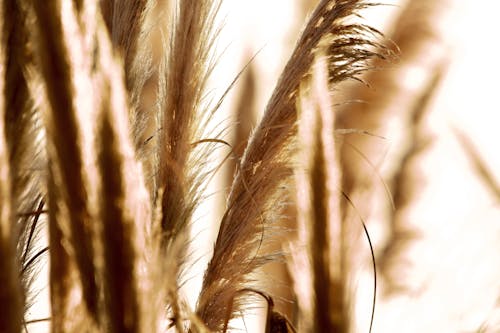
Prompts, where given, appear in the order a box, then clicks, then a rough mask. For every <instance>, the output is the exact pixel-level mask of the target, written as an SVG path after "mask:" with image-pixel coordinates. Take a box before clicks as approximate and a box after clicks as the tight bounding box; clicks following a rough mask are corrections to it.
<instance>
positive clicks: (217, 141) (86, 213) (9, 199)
mask: <svg viewBox="0 0 500 333" xmlns="http://www.w3.org/2000/svg"><path fill="white" fill-rule="evenodd" d="M411 3H414V2H413V1H412V2H411ZM300 4H301V5H302V7H303V11H307V10H308V9H307V8H312V4H311V1H301V2H300ZM221 5H222V1H220V0H203V1H195V0H171V1H165V2H163V3H161V4H160V3H158V4H157V3H155V2H154V1H152V0H123V1H120V0H101V1H97V0H78V1H77V0H74V1H70V0H53V1H48V2H43V1H36V0H26V1H13V0H5V1H4V2H3V4H2V7H1V9H0V10H1V12H0V23H1V24H2V26H1V30H0V33H1V36H0V42H1V44H0V51H1V53H0V63H1V67H0V92H1V94H0V195H1V197H0V258H2V260H0V285H1V286H2V288H1V289H0V332H9V333H10V332H21V331H23V330H24V331H26V332H28V331H29V328H28V326H29V323H30V322H35V321H37V320H34V321H33V320H31V321H30V320H28V312H29V311H28V310H29V309H30V305H31V304H32V303H33V300H32V297H33V296H32V295H33V293H34V281H35V280H36V279H37V278H38V277H37V272H38V269H39V267H40V266H39V263H40V262H41V261H40V259H41V258H42V257H44V256H46V257H47V258H48V261H49V262H50V272H49V286H50V307H51V315H50V318H48V320H50V324H51V331H52V332H58V333H59V332H60V333H66V332H68V333H70V332H131V333H132V332H167V331H176V332H223V333H226V332H227V331H229V330H230V329H232V327H231V323H232V322H233V319H234V318H236V317H238V316H240V314H245V313H247V311H248V309H251V308H252V295H253V296H255V295H257V296H258V297H261V298H263V299H264V301H265V302H266V304H267V306H268V307H267V310H268V311H267V312H266V313H265V315H264V317H265V318H263V321H264V322H265V331H266V332H284V331H286V332H293V331H296V329H295V328H294V326H296V327H297V331H299V332H349V331H353V330H354V329H355V327H356V325H353V322H355V320H356V318H355V317H354V315H353V314H352V312H353V311H352V306H353V302H354V301H353V300H354V299H355V292H354V291H353V287H352V284H351V282H352V281H353V280H354V279H356V275H355V273H354V271H355V268H354V266H355V265H357V262H356V261H355V260H354V259H353V258H355V257H356V253H355V252H356V251H357V250H358V249H357V248H356V244H359V243H358V241H357V240H353V239H354V238H353V237H352V236H353V234H354V233H355V232H353V230H354V229H356V228H355V227H353V225H352V224H349V222H350V220H348V219H347V218H346V216H347V214H346V211H347V208H346V207H347V206H349V205H352V206H356V203H354V204H353V201H352V200H351V195H353V193H355V190H357V189H360V188H361V187H363V186H360V184H359V180H358V176H359V175H358V173H359V169H358V165H357V164H354V163H353V165H351V164H350V161H351V160H350V158H351V157H350V155H349V152H348V149H349V144H350V143H351V142H350V140H349V139H348V138H346V137H347V135H345V136H346V137H344V138H342V140H340V139H339V137H342V135H343V134H345V133H351V131H352V133H357V134H359V133H366V130H368V131H371V130H372V128H364V127H368V126H364V124H365V123H364V122H363V121H366V119H363V121H359V120H360V118H362V117H361V116H360V113H363V111H360V109H356V108H354V107H352V103H348V104H346V103H345V102H346V101H348V100H349V101H350V100H355V99H358V98H362V99H366V100H367V101H368V102H370V103H371V102H372V101H373V100H370V99H371V98H374V97H373V96H372V95H368V97H367V96H363V95H362V93H360V90H357V89H358V88H353V86H352V85H349V84H352V83H353V82H355V83H356V84H359V85H360V86H363V83H364V82H365V81H366V82H368V83H369V84H372V85H374V86H378V85H379V83H380V82H379V81H384V80H385V79H383V75H384V74H383V73H385V72H384V71H383V70H382V69H381V67H382V66H383V65H384V64H385V62H386V61H387V59H388V58H392V56H393V54H394V53H397V47H394V48H393V49H392V50H391V49H389V48H388V47H387V43H386V42H385V40H384V37H383V35H382V33H381V32H379V31H378V30H377V29H374V28H372V27H371V26H369V25H367V24H364V23H362V21H361V20H360V16H361V13H362V12H363V11H364V10H365V9H367V8H370V7H372V6H374V4H372V3H371V2H368V1H362V0H336V1H333V0H320V1H318V3H317V5H316V6H315V9H314V10H313V11H312V13H311V14H310V16H309V18H308V19H307V22H306V23H305V25H304V28H303V31H302V33H301V35H300V38H298V41H297V43H296V45H295V49H294V50H293V52H292V54H291V56H290V59H289V61H288V62H287V64H286V65H285V67H284V69H283V71H282V73H281V76H280V78H279V80H278V82H277V84H276V86H275V88H274V91H273V93H272V95H271V97H270V99H269V102H268V104H267V106H266V108H265V111H264V114H263V117H262V118H261V119H260V120H259V121H258V122H257V125H256V127H255V129H254V130H253V131H252V130H251V126H248V125H249V124H250V123H252V125H253V122H254V114H253V112H254V111H253V110H252V109H254V105H253V102H254V99H255V94H254V91H255V87H256V85H257V84H258V77H257V74H256V73H257V72H256V71H254V68H253V64H249V66H248V68H246V70H247V73H240V74H241V75H244V76H243V77H244V79H245V80H244V87H243V92H242V96H241V100H240V101H239V104H238V107H237V108H238V116H237V120H238V121H239V122H240V124H239V126H237V129H236V135H235V137H236V139H235V141H236V144H235V146H234V147H231V153H230V154H229V156H230V157H232V158H233V163H234V164H233V166H232V167H231V177H230V192H229V194H228V198H227V206H226V207H225V211H224V213H223V215H222V216H221V217H220V221H219V222H220V227H219V230H218V234H217V239H216V240H215V243H214V246H213V253H212V256H211V259H210V261H209V263H208V265H207V267H206V270H205V274H204V276H203V282H202V286H201V291H200V293H199V295H198V298H197V303H196V305H195V306H194V307H193V308H191V307H190V306H189V305H188V303H187V301H186V296H185V295H184V293H183V290H182V286H183V284H184V283H185V282H186V281H185V276H186V272H187V271H189V270H190V269H191V267H189V264H190V263H191V261H192V258H190V255H189V246H190V243H192V242H196V238H193V237H192V236H191V234H190V231H191V226H192V224H193V222H194V215H195V212H196V210H197V209H198V207H199V206H200V204H201V203H202V202H203V199H204V198H206V196H207V193H206V189H207V186H208V183H209V181H210V180H211V179H212V178H213V176H214V174H215V172H216V171H217V170H218V169H219V167H220V165H217V166H216V167H215V168H214V167H212V166H210V163H211V162H212V161H213V160H214V159H215V156H216V154H215V151H216V149H217V148H218V147H219V146H220V145H225V146H228V144H227V143H226V142H225V141H224V137H223V135H222V134H223V133H224V132H225V130H220V128H221V127H222V125H219V126H217V125H213V122H214V114H216V112H218V110H219V108H220V107H221V104H222V101H223V100H224V98H225V97H226V94H227V93H228V91H229V90H230V89H231V88H232V85H233V84H234V82H233V83H232V84H231V85H230V86H229V88H228V90H227V91H226V92H224V93H223V94H222V96H220V97H219V98H210V97H209V96H210V95H209V89H208V86H209V79H210V76H211V74H212V72H213V71H214V68H215V65H216V57H215V56H214V54H215V46H216V40H217V36H218V33H219V31H220V28H219V27H218V25H217V24H216V17H217V15H218V12H219V10H220V8H221ZM159 9H161V10H162V12H161V15H160V14H158V13H154V11H155V10H159ZM159 17H160V18H161V21H162V22H161V23H159V22H158V21H157V20H158V18H159ZM405 29H407V28H405ZM395 30H396V32H395V33H394V35H393V36H394V40H395V41H396V43H400V44H401V46H403V47H405V48H407V49H408V50H409V51H408V54H409V57H411V58H410V59H409V60H408V62H411V61H412V60H413V57H415V58H418V57H419V56H420V53H421V52H422V49H423V48H424V46H422V45H420V43H424V42H426V39H425V38H424V37H422V38H421V39H418V40H417V39H415V38H414V37H415V35H409V36H407V35H405V34H404V35H398V33H401V31H403V32H404V33H408V34H410V32H408V31H407V30H404V29H403V28H401V27H399V26H396V28H395ZM155 36H160V38H159V39H160V40H159V42H158V41H154V38H155ZM420 37H421V36H420ZM412 43H413V44H412ZM155 54H159V55H160V56H159V57H158V59H159V60H158V59H157V57H155V56H154V55H155ZM403 59H404V58H403ZM157 60H158V61H157ZM373 68H377V70H379V72H377V73H376V74H369V75H364V73H365V72H366V71H367V70H368V69H373ZM238 76H239V75H238ZM235 81H236V79H235ZM346 82H347V83H349V82H350V83H349V84H347V83H346ZM380 84H381V83H380ZM151 86H153V87H154V90H155V91H156V93H154V94H152V95H153V96H154V97H153V99H154V100H153V101H146V98H147V97H146V96H151V94H148V92H147V91H146V90H147V89H150V88H151ZM354 87H357V86H354ZM434 88H435V85H434V86H431V87H429V89H427V90H426V91H425V92H428V91H432V90H433V89H434ZM346 91H347V92H349V93H347V94H343V93H340V92H346ZM391 91H392V93H394V92H395V91H396V89H394V90H391ZM358 94H359V95H358ZM389 95H390V94H387V95H386V96H385V97H386V98H390V96H389ZM346 96H348V97H346ZM378 102H380V101H378ZM424 104H425V103H424V102H422V105H420V107H421V108H422V109H423V108H424V106H425V105H424ZM351 107H352V108H351ZM385 117H386V114H384V110H382V111H381V112H380V113H376V114H372V115H371V116H370V119H372V118H376V120H377V121H380V122H382V121H383V120H384V119H385ZM370 119H368V120H370ZM358 121H359V122H358ZM412 123H415V124H417V123H418V121H417V120H414V121H412ZM359 127H362V128H361V129H359V130H358V128H359ZM214 128H215V129H214ZM415 135H416V134H415ZM364 138H365V137H363V139H364ZM415 140H417V139H415ZM361 143H364V142H361ZM352 145H354V144H352ZM368 145H369V144H367V146H368ZM245 146H246V148H245ZM243 148H244V149H243ZM408 154H413V152H408ZM223 162H224V161H222V162H221V164H222V163H223ZM405 168H406V167H405V165H404V163H402V166H401V169H402V170H403V171H404V170H405ZM32 170H36V172H31V171H32ZM233 171H234V174H233V173H232V172H233ZM361 173H364V170H362V172H361ZM294 175H295V177H294ZM396 192H397V191H396ZM294 202H296V205H297V207H296V209H297V213H296V214H290V215H289V219H291V221H289V224H288V225H289V227H290V228H291V229H294V228H296V229H297V235H296V236H297V237H296V238H297V239H292V240H290V239H289V238H288V236H287V235H285V234H286V230H285V229H284V228H283V227H278V225H279V223H278V222H279V221H280V220H282V218H283V215H284V211H285V209H286V207H287V206H291V205H293V203H294ZM355 208H356V207H355ZM295 219H296V220H295ZM361 220H363V219H361ZM281 225H282V224H281ZM362 225H363V224H362V223H361V224H359V225H358V227H361V226H362ZM43 228H45V229H46V230H47V231H48V236H49V241H48V242H49V245H48V247H44V246H40V245H39V244H40V242H41V241H40V240H39V237H38V235H39V234H40V230H45V229H43ZM358 229H359V228H358ZM358 229H356V230H358ZM365 231H367V229H366V226H365ZM292 238H293V237H292ZM369 241H370V240H369ZM273 242H274V243H282V244H285V245H284V246H283V248H284V249H288V250H289V252H290V253H288V252H287V251H286V250H285V251H283V250H282V249H279V250H270V249H272V248H273V247H272V246H270V244H272V243H273ZM370 247H371V243H370ZM275 248H276V247H274V249H275ZM279 261H281V262H284V263H286V264H287V265H288V267H289V269H290V273H291V278H292V280H293V284H294V285H293V288H294V289H293V291H294V293H295V295H294V299H292V300H290V302H293V304H294V305H295V306H296V308H297V311H296V312H297V313H296V314H294V315H291V316H290V318H287V316H285V315H283V314H282V313H280V312H278V310H277V309H276V307H275V296H274V295H273V293H272V288H269V291H267V290H266V291H264V290H261V289H262V288H260V285H262V284H263V283H262V281H259V279H261V276H260V275H259V272H260V270H261V269H262V267H263V266H264V265H265V264H266V263H269V262H279ZM373 264H374V265H375V263H373ZM375 273H376V272H375ZM264 283H265V281H264ZM374 292H375V291H374ZM259 295H260V296H259ZM375 297H376V295H374V301H373V302H375ZM373 306H375V304H374V303H373ZM374 315H375V314H374V313H372V316H371V322H370V326H369V328H367V330H370V331H371V329H372V324H373V320H374ZM41 320H43V319H41Z"/></svg>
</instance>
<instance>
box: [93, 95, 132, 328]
mask: <svg viewBox="0 0 500 333" xmlns="http://www.w3.org/2000/svg"><path fill="white" fill-rule="evenodd" d="M108 89H109V88H108ZM105 97H107V98H109V97H108V96H105ZM103 104H104V105H103V106H104V107H109V106H110V105H109V104H110V103H109V99H105V100H104V101H103ZM110 118H111V112H110V110H109V109H107V110H103V115H102V119H101V120H100V121H99V123H101V125H100V126H101V128H100V130H99V132H98V134H99V139H100V144H99V146H100V147H101V148H100V151H98V154H99V155H98V168H99V175H100V177H101V179H100V182H101V187H102V188H101V193H100V194H101V195H102V196H101V198H102V201H101V204H100V209H99V210H100V220H101V222H102V232H103V235H102V237H103V250H104V258H103V259H104V267H103V268H104V294H105V310H104V311H105V318H106V319H107V321H108V323H109V326H108V330H109V331H108V332H139V328H140V311H139V302H138V295H137V292H138V290H137V289H138V288H137V277H136V276H135V271H136V270H137V267H136V257H137V253H136V250H135V248H134V243H135V242H134V236H136V235H135V232H134V231H135V230H134V219H133V218H132V216H130V212H129V211H128V210H129V208H130V207H127V206H126V205H125V203H126V202H127V199H126V196H127V192H125V188H126V186H125V179H124V176H123V172H124V169H125V165H124V164H125V163H124V161H123V159H124V158H123V156H122V154H123V152H121V151H120V150H119V148H120V146H121V145H120V141H119V138H118V136H117V134H116V129H115V128H113V124H112V120H111V119H110ZM132 193H133V192H132ZM130 194H131V193H130Z"/></svg>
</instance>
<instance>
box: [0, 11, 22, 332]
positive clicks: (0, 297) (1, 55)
mask: <svg viewBox="0 0 500 333" xmlns="http://www.w3.org/2000/svg"><path fill="white" fill-rule="evenodd" d="M5 14H6V12H5V6H4V5H2V8H0V19H1V20H0V22H2V23H1V24H2V26H0V257H1V258H2V260H0V262H1V263H0V285H1V286H2V287H1V288H0V331H2V332H19V331H20V330H21V324H22V320H23V298H22V293H21V285H20V281H19V279H18V278H17V276H18V272H19V270H18V267H17V262H16V258H17V256H16V252H15V248H16V243H15V242H16V237H15V235H16V232H17V230H16V229H17V228H16V227H15V223H14V221H15V219H14V214H15V213H14V209H13V207H14V206H12V185H11V182H10V175H11V173H10V170H9V155H10V152H9V149H8V146H7V144H5V142H6V140H5V138H6V133H5V132H6V123H5V117H6V110H5V107H6V102H7V101H6V97H8V95H7V96H6V91H8V89H6V86H5V84H6V82H7V80H6V75H7V73H6V72H7V70H6V68H7V66H6V64H7V62H6V58H7V57H6V54H5V52H4V50H7V47H6V46H7V36H6V33H5V32H6V30H7V31H8V29H6V28H7V27H6V26H5V25H6V22H7V20H4V17H5Z"/></svg>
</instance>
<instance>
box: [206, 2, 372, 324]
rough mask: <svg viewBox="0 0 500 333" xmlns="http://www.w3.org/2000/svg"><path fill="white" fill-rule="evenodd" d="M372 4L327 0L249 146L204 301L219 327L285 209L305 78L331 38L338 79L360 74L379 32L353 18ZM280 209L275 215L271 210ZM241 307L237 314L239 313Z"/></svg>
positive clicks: (333, 73)
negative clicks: (324, 42) (281, 205)
mask: <svg viewBox="0 0 500 333" xmlns="http://www.w3.org/2000/svg"><path fill="white" fill-rule="evenodd" d="M367 6H370V4H368V3H366V2H363V1H354V0H344V1H326V0H324V1H321V2H320V3H319V4H318V6H317V7H316V10H315V11H314V13H313V14H312V16H311V18H310V20H309V22H308V24H307V26H306V28H305V30H304V32H303V34H302V36H301V38H300V39H299V42H298V44H297V46H296V48H295V51H294V52H293V54H292V56H291V58H290V60H289V62H288V63H287V65H286V67H285V69H284V71H283V73H282V75H281V77H280V79H279V81H278V84H277V86H276V88H275V90H274V93H273V95H272V97H271V99H270V101H269V103H268V105H267V108H266V112H265V113H264V116H263V119H262V120H261V122H260V124H259V125H258V127H257V129H256V130H255V132H254V134H253V135H252V137H251V139H250V142H249V144H248V146H247V148H246V150H245V153H244V155H243V159H242V161H241V165H240V168H239V172H238V174H237V175H236V178H235V180H234V182H233V185H232V188H231V194H230V196H229V199H228V208H227V210H226V212H225V214H224V216H223V218H222V221H221V226H220V230H219V235H218V237H217V241H216V244H215V248H214V255H213V257H212V259H211V261H210V263H209V266H208V268H207V271H206V272H205V277H204V281H203V287H202V292H201V295H200V297H199V300H198V308H197V313H198V314H199V316H200V317H201V318H202V319H203V320H204V322H205V323H206V324H207V326H208V327H209V328H210V329H212V330H216V331H217V330H220V329H221V328H222V325H223V322H224V320H223V318H222V317H221V315H220V313H224V312H225V311H226V310H227V304H228V303H229V300H230V299H232V298H233V297H234V294H235V292H236V291H237V290H238V289H241V288H243V287H244V285H245V284H247V283H248V281H249V273H251V272H253V271H254V270H255V269H256V268H257V267H259V266H260V265H262V264H263V263H265V262H266V260H268V259H269V258H267V259H266V257H265V256H263V255H261V254H259V253H258V249H259V244H261V243H262V242H263V241H265V235H263V234H262V232H263V228H264V227H265V226H266V225H268V224H269V223H270V220H271V218H272V217H273V216H274V217H276V215H277V214H279V209H278V207H279V203H280V200H279V198H280V187H282V185H283V186H284V185H285V184H286V181H289V180H290V176H291V175H292V171H291V168H290V155H289V154H290V153H291V149H290V143H291V141H292V138H293V137H294V136H295V134H296V127H295V122H296V120H297V112H296V108H295V103H296V99H297V94H298V89H299V85H300V82H301V81H302V80H303V79H304V77H305V76H307V75H308V73H309V69H310V67H311V64H312V62H313V59H314V52H315V50H316V49H317V48H318V46H319V43H320V40H322V39H324V38H325V37H328V44H329V50H328V53H329V54H328V55H329V67H328V69H329V79H330V83H332V84H335V83H340V82H341V81H343V80H346V79H350V78H354V77H356V76H357V75H358V74H359V73H361V72H362V71H363V70H364V69H365V67H364V66H363V65H364V64H365V63H366V61H367V60H368V59H369V58H371V57H373V56H375V55H377V53H376V52H375V51H372V48H379V47H380V46H381V45H380V43H378V42H377V41H376V38H375V36H376V35H377V33H376V32H375V30H374V29H372V28H370V27H368V26H366V25H362V24H352V23H347V22H346V20H347V19H348V18H350V17H352V16H353V15H356V14H357V12H358V11H359V10H361V9H363V8H365V7H367ZM271 207H272V212H271V211H270V208H271ZM238 311H239V308H238V306H235V307H234V310H233V313H238Z"/></svg>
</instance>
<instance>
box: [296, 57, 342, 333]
mask: <svg viewBox="0 0 500 333" xmlns="http://www.w3.org/2000/svg"><path fill="white" fill-rule="evenodd" d="M300 104H301V106H300V117H299V136H300V147H301V149H300V150H301V151H300V155H299V156H300V159H299V160H300V161H301V162H302V163H303V164H304V165H303V166H301V167H299V168H298V170H297V172H296V173H297V205H298V212H299V213H298V223H299V226H298V229H299V237H300V239H299V242H300V243H301V244H306V248H307V260H306V261H307V262H308V266H309V267H308V268H307V269H306V270H305V272H306V274H307V273H310V274H311V277H312V281H311V285H310V286H300V287H298V288H300V289H305V288H310V291H308V292H306V293H303V292H298V293H297V295H298V300H297V302H298V304H299V307H301V310H302V311H301V313H302V314H303V315H302V317H301V318H300V320H301V322H300V328H301V331H303V332H347V331H348V327H349V315H348V311H347V308H346V301H345V296H346V293H347V289H346V285H347V284H346V279H347V274H346V270H345V268H346V265H345V264H346V263H345V260H346V257H345V254H346V253H345V249H344V247H343V242H344V234H343V229H344V228H343V222H342V219H341V214H340V194H339V193H340V192H339V191H340V167H339V164H338V161H337V156H336V144H335V142H334V138H333V133H334V131H333V126H334V120H333V112H332V108H331V104H332V102H331V99H330V92H329V89H328V74H327V69H326V62H325V58H318V61H317V62H316V63H315V66H314V72H313V76H312V78H311V83H310V84H309V85H303V86H302V88H301V98H300ZM302 268H303V267H302ZM303 274H304V273H302V272H301V269H300V268H299V267H296V270H295V271H294V272H293V274H292V276H293V277H294V278H295V282H294V284H295V286H299V285H300V284H303V283H304V282H303V281H302V279H301V277H302V276H303ZM302 297H310V298H311V299H301V298H302ZM309 306H311V308H310V309H303V308H304V307H309ZM311 309H312V310H311Z"/></svg>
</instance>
